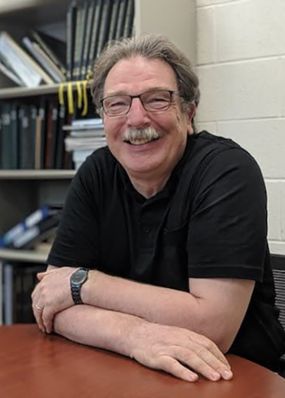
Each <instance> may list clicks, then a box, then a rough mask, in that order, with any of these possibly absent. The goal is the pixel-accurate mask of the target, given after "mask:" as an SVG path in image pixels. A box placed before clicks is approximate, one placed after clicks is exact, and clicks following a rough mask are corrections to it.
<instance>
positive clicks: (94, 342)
mask: <svg viewBox="0 0 285 398" xmlns="http://www.w3.org/2000/svg"><path fill="white" fill-rule="evenodd" d="M54 331H55V332H57V333H58V334H60V335H62V336H64V337H66V338H68V339H70V340H73V341H75V342H78V343H81V344H86V345H90V346H94V347H98V348H103V349H107V350H110V351H114V352H116V353H118V354H122V355H125V356H129V357H132V358H134V359H136V360H137V361H138V362H140V363H141V364H143V365H145V366H148V367H150V368H154V369H162V370H164V371H166V372H169V373H171V374H172V375H174V376H176V377H179V378H181V379H184V380H187V381H195V380H197V378H198V375H197V373H201V374H203V375H204V376H205V377H207V378H208V379H209V380H214V381H216V380H219V379H220V378H224V379H226V380H228V379H230V378H231V377H232V373H231V371H230V367H229V364H228V362H227V360H226V358H225V357H224V356H223V355H222V353H221V352H220V351H219V350H218V348H217V347H216V346H215V345H214V343H212V342H211V341H210V340H208V339H206V338H205V337H203V336H201V335H198V334H196V333H193V332H191V331H188V330H186V329H182V328H177V327H171V326H163V325H158V324H155V323H151V322H147V321H145V320H143V319H140V318H137V317H134V316H132V315H128V314H122V313H119V312H114V311H108V310H105V309H100V308H96V307H92V306H88V305H78V306H72V307H70V308H68V309H66V310H63V311H62V312H59V313H58V314H57V315H56V316H55V320H54ZM191 369H192V370H191ZM196 372H197V373H196Z"/></svg>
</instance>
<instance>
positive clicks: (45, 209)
mask: <svg viewBox="0 0 285 398" xmlns="http://www.w3.org/2000/svg"><path fill="white" fill-rule="evenodd" d="M61 209H62V205H48V204H45V205H43V206H41V207H40V208H38V209H36V210H35V211H33V212H32V213H30V214H28V215H27V216H26V217H25V218H24V219H22V220H21V221H20V222H19V223H17V224H16V225H14V226H13V227H12V228H10V229H9V230H8V231H7V232H6V233H5V234H4V235H3V236H2V237H1V238H0V247H11V246H13V245H14V243H13V242H14V241H15V240H16V239H18V238H19V237H20V236H22V234H23V233H24V232H25V231H27V230H28V229H30V228H32V227H34V226H35V225H37V224H39V223H40V222H41V221H43V220H45V219H47V218H48V217H51V216H53V215H54V214H57V213H58V212H60V211H61Z"/></svg>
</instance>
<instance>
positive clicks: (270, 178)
mask: <svg viewBox="0 0 285 398" xmlns="http://www.w3.org/2000/svg"><path fill="white" fill-rule="evenodd" d="M196 6H197V9H196V12H197V72H198V75H199V77H200V82H201V92H202V97H201V104H200V109H199V112H198V125H199V127H200V128H201V129H203V128H206V129H209V130H210V131H212V132H215V133H217V134H219V135H222V136H227V137H230V138H233V139H234V140H236V141H237V142H239V143H240V144H241V145H242V146H243V147H245V148H246V149H248V150H249V151H250V152H251V154H252V155H253V156H254V157H255V158H256V160H257V161H258V163H259V165H260V167H261V169H262V172H263V175H264V177H265V181H266V186H267V191H268V205H269V207H268V209H269V235H268V237H269V243H270V248H271V252H273V253H279V254H285V1H284V0H270V1H269V0H197V1H196Z"/></svg>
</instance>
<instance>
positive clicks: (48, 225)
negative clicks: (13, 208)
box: [12, 212, 60, 249]
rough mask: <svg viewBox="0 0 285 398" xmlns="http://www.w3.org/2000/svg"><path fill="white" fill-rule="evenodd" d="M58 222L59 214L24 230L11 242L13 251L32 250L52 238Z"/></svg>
mask: <svg viewBox="0 0 285 398" xmlns="http://www.w3.org/2000/svg"><path fill="white" fill-rule="evenodd" d="M59 221H60V213H59V212H57V213H55V214H54V215H52V216H50V217H47V218H45V219H44V220H42V221H40V222H39V223H37V224H35V225H34V226H32V227H30V228H28V229H26V230H25V231H24V232H23V233H22V234H21V235H19V236H18V237H17V238H15V239H14V240H13V242H12V248H14V249H33V248H34V247H35V246H36V245H37V244H38V243H40V242H44V241H46V240H47V239H49V238H51V237H54V235H55V232H56V229H57V227H58V224H59Z"/></svg>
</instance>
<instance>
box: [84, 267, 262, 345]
mask: <svg viewBox="0 0 285 398" xmlns="http://www.w3.org/2000/svg"><path fill="white" fill-rule="evenodd" d="M253 288H254V281H249V280H241V279H226V278H223V279H195V278H192V279H191V278H190V279H189V290H190V291H191V293H188V292H183V291H179V290H173V289H168V288H163V287H157V286H152V285H147V284H142V283H137V282H133V281H130V280H126V279H123V278H118V277H113V276H109V275H106V274H103V273H101V272H97V271H91V275H90V278H89V280H88V282H87V283H86V284H85V285H83V287H82V298H83V302H85V303H87V304H90V305H96V306H98V307H102V308H106V309H110V310H115V311H120V312H123V313H127V314H132V315H135V316H138V317H141V318H143V319H146V320H148V321H150V322H155V323H159V324H164V325H172V326H178V327H182V328H186V329H189V330H193V331H195V332H197V333H202V334H203V335H205V336H207V337H208V338H210V339H211V340H212V341H214V342H215V343H216V344H217V345H218V347H219V348H220V349H221V350H222V351H223V352H227V351H228V349H229V348H230V346H231V344H232V342H233V340H234V338H235V336H236V334H237V332H238V330H239V328H240V325H241V322H242V320H243V318H244V315H245V313H246V310H247V307H248V304H249V301H250V298H251V294H252V291H253Z"/></svg>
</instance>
